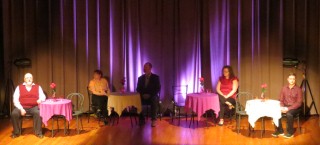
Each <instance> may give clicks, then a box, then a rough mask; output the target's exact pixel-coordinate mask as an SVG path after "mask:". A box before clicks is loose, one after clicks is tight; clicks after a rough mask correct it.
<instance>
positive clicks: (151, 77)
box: [137, 62, 161, 127]
mask: <svg viewBox="0 0 320 145" xmlns="http://www.w3.org/2000/svg"><path fill="white" fill-rule="evenodd" d="M151 69H152V64H151V63H150V62H147V63H145V64H144V67H143V71H144V73H145V74H144V75H142V76H140V77H139V78H138V84H137V92H139V93H140V96H141V101H142V104H143V105H144V104H149V105H151V120H152V123H151V126H152V127H155V126H156V120H157V118H156V117H157V107H158V97H159V96H158V94H159V92H160V87H161V86H160V80H159V76H158V75H156V74H153V73H152V72H151ZM144 120H145V119H144V116H143V113H140V119H139V124H140V125H143V124H145V122H144Z"/></svg>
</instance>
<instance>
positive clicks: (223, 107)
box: [219, 95, 236, 119]
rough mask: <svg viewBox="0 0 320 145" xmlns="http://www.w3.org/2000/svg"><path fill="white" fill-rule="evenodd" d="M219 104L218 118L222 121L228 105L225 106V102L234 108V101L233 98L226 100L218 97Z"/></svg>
mask: <svg viewBox="0 0 320 145" xmlns="http://www.w3.org/2000/svg"><path fill="white" fill-rule="evenodd" d="M219 102H220V112H219V118H220V119H223V117H224V112H225V111H226V109H227V108H228V105H227V104H226V102H230V103H231V104H232V105H233V106H236V100H235V99H234V98H231V97H229V98H227V99H226V98H225V97H223V96H221V95H219Z"/></svg>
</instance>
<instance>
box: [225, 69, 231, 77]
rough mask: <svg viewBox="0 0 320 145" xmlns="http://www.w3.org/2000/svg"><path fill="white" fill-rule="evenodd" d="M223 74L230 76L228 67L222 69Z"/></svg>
mask: <svg viewBox="0 0 320 145" xmlns="http://www.w3.org/2000/svg"><path fill="white" fill-rule="evenodd" d="M223 76H225V77H229V76H230V72H229V69H227V68H224V69H223Z"/></svg>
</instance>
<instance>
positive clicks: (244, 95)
mask: <svg viewBox="0 0 320 145" xmlns="http://www.w3.org/2000/svg"><path fill="white" fill-rule="evenodd" d="M251 99H253V96H252V94H251V93H249V92H239V93H238V94H237V98H236V112H239V111H245V109H246V103H247V101H248V100H251Z"/></svg>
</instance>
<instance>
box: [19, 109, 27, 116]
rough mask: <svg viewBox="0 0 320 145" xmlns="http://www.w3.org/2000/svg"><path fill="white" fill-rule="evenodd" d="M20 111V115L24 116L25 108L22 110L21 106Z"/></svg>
mask: <svg viewBox="0 0 320 145" xmlns="http://www.w3.org/2000/svg"><path fill="white" fill-rule="evenodd" d="M20 111H21V115H22V116H25V115H26V113H27V112H26V110H24V109H23V108H22V109H21V110H20Z"/></svg>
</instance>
